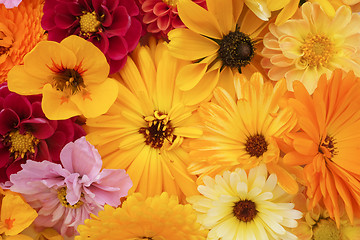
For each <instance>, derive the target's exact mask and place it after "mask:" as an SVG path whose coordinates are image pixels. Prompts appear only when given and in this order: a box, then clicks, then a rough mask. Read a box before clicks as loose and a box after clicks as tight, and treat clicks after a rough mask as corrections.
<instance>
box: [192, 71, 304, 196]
mask: <svg viewBox="0 0 360 240" xmlns="http://www.w3.org/2000/svg"><path fill="white" fill-rule="evenodd" d="M235 92H236V98H233V97H232V96H231V95H230V94H229V93H228V92H227V91H225V90H224V89H222V88H220V87H218V88H216V89H215V91H214V101H213V102H209V103H204V104H202V105H201V106H200V108H199V110H198V112H199V115H200V119H201V122H202V123H203V126H204V128H203V136H202V137H200V138H198V139H194V140H191V142H190V143H189V145H190V149H191V152H190V159H191V163H190V166H189V168H188V170H189V171H190V173H192V174H196V175H200V178H199V180H200V179H202V178H203V177H204V176H205V175H208V176H210V177H215V175H217V174H222V173H223V172H224V171H225V170H230V171H234V170H235V169H236V168H244V169H250V168H253V167H255V166H257V165H259V164H261V163H265V164H266V167H267V169H268V171H269V172H270V173H275V174H276V175H277V177H278V181H279V185H280V186H281V187H282V188H283V189H284V190H285V191H286V192H288V193H291V194H295V193H296V192H297V191H298V183H297V181H296V178H295V176H299V177H300V178H301V177H302V176H301V175H302V174H301V170H302V169H301V167H298V166H297V167H293V166H287V165H285V164H283V161H282V158H281V157H280V150H279V147H278V144H277V139H281V138H282V137H283V136H284V134H286V133H288V132H290V131H291V130H292V129H293V128H294V127H295V125H296V118H295V116H294V115H293V113H292V111H291V110H290V109H289V108H288V107H286V105H284V104H283V103H284V100H285V99H284V95H285V94H286V93H287V89H286V84H285V80H282V81H280V82H278V83H277V84H276V85H275V86H273V85H272V83H271V82H269V81H267V82H264V80H263V77H262V76H261V74H260V73H255V74H253V75H252V77H251V78H250V80H248V79H247V78H245V77H244V75H239V77H237V78H236V79H235Z"/></svg>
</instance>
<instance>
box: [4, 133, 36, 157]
mask: <svg viewBox="0 0 360 240" xmlns="http://www.w3.org/2000/svg"><path fill="white" fill-rule="evenodd" d="M5 139H6V140H5V141H6V142H8V143H10V149H9V151H10V153H12V154H14V158H15V159H17V158H18V157H21V158H24V157H25V154H26V153H35V146H36V145H37V144H38V143H39V141H40V140H39V139H37V138H36V137H34V136H33V135H32V134H31V133H29V132H25V134H21V133H20V132H19V130H16V131H13V132H10V133H9V135H8V136H7V137H6V138H5Z"/></svg>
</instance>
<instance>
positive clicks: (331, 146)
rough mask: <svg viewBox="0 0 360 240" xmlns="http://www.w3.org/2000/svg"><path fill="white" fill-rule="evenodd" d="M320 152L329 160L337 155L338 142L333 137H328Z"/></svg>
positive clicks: (320, 147) (321, 145)
mask: <svg viewBox="0 0 360 240" xmlns="http://www.w3.org/2000/svg"><path fill="white" fill-rule="evenodd" d="M319 152H320V153H322V154H324V155H325V157H327V158H328V159H331V158H333V157H334V156H335V155H337V153H338V151H337V147H336V141H335V139H334V138H333V137H329V136H326V137H325V140H324V141H323V142H322V143H321V144H320V146H319Z"/></svg>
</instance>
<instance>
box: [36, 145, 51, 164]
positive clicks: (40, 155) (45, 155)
mask: <svg viewBox="0 0 360 240" xmlns="http://www.w3.org/2000/svg"><path fill="white" fill-rule="evenodd" d="M34 160H35V161H38V162H40V161H43V160H48V161H50V162H51V161H52V159H51V156H50V153H49V148H48V146H47V143H46V142H45V140H40V142H39V143H38V145H37V150H36V154H35V159H34Z"/></svg>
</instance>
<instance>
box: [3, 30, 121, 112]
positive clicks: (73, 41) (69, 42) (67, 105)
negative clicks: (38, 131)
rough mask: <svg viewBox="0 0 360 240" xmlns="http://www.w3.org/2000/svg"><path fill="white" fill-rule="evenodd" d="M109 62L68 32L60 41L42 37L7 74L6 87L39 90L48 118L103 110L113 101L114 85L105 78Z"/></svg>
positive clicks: (29, 92)
mask: <svg viewBox="0 0 360 240" xmlns="http://www.w3.org/2000/svg"><path fill="white" fill-rule="evenodd" d="M109 69H110V67H109V64H108V63H107V61H106V58H105V56H104V54H103V53H102V52H101V51H100V50H99V49H98V48H97V47H96V46H95V45H93V44H92V43H90V42H88V41H86V40H85V39H83V38H81V37H78V36H75V35H72V36H69V37H67V38H66V39H64V40H63V41H61V42H60V43H57V42H53V41H43V42H40V43H39V44H37V45H36V47H35V48H34V49H33V50H32V51H31V52H30V53H28V54H27V55H26V56H25V58H24V65H19V66H15V67H14V68H13V69H11V71H10V72H9V74H8V87H9V89H10V91H13V92H16V93H18V94H22V95H33V94H42V95H43V99H42V103H41V105H42V109H43V111H44V113H45V115H46V117H47V118H49V119H68V118H70V117H73V116H76V115H81V114H83V115H84V116H85V117H86V118H90V117H97V116H99V115H101V114H103V113H105V112H106V111H107V110H108V109H109V108H110V106H111V105H112V104H113V103H114V101H115V99H116V96H117V93H118V91H117V90H118V87H117V83H116V81H115V80H114V79H111V78H108V74H109Z"/></svg>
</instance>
